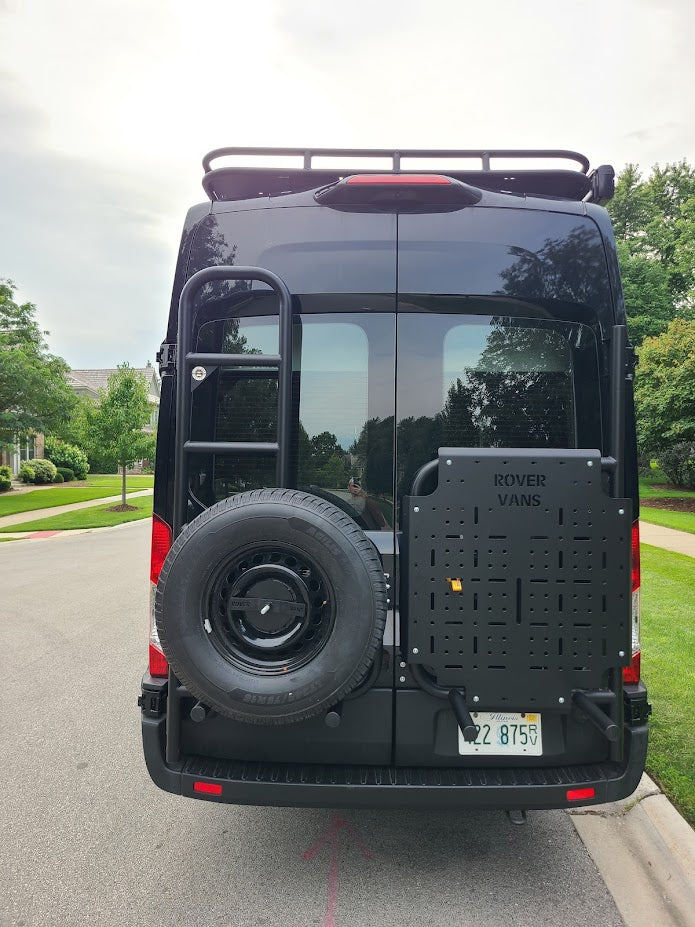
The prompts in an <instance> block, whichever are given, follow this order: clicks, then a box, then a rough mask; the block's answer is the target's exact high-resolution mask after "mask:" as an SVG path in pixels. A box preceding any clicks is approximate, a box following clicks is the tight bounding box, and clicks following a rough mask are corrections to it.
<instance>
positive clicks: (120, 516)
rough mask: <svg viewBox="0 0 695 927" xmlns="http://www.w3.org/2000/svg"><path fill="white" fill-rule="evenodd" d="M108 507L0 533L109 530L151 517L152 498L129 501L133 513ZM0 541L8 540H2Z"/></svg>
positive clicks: (32, 522)
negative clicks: (87, 529) (133, 507)
mask: <svg viewBox="0 0 695 927" xmlns="http://www.w3.org/2000/svg"><path fill="white" fill-rule="evenodd" d="M113 504H114V503H112V502H110V503H109V504H108V505H93V506H90V507H89V508H87V509H77V510H76V511H74V512H64V513H63V514H62V515H50V516H48V517H46V518H36V519H34V521H26V522H22V523H21V524H18V525H11V526H9V527H5V528H0V532H2V531H4V532H6V533H11V532H14V531H69V530H71V529H74V528H110V527H112V526H113V525H120V524H122V523H123V522H126V521H137V520H138V519H139V518H149V517H150V516H151V515H152V496H139V497H138V498H137V499H130V500H129V501H128V505H134V506H136V510H135V511H134V512H109V511H108V509H109V507H110V506H111V505H113ZM0 540H8V539H7V538H2V539H0Z"/></svg>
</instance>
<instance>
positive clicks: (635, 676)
mask: <svg viewBox="0 0 695 927" xmlns="http://www.w3.org/2000/svg"><path fill="white" fill-rule="evenodd" d="M640 651H641V644H640V560H639V522H638V521H635V522H633V523H632V662H631V663H630V665H629V666H626V667H624V668H623V682H628V683H637V682H639V681H640V656H641V653H640Z"/></svg>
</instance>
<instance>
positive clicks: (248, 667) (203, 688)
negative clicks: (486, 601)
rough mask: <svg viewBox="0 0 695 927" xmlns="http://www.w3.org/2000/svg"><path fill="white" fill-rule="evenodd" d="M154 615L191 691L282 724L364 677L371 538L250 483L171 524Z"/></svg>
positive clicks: (374, 611)
mask: <svg viewBox="0 0 695 927" xmlns="http://www.w3.org/2000/svg"><path fill="white" fill-rule="evenodd" d="M155 616H156V621H157V628H158V631H159V636H160V641H161V644H162V648H163V650H164V653H165V655H166V657H167V659H168V661H169V664H170V666H171V668H172V670H173V671H174V673H175V674H176V676H177V677H178V678H179V679H180V680H181V682H182V683H184V684H185V686H186V687H187V689H188V690H189V691H190V692H191V693H192V694H193V695H194V696H195V697H196V698H198V699H200V701H202V702H204V703H205V704H206V705H208V706H209V707H210V708H213V709H214V710H216V711H218V712H219V713H220V714H223V715H225V716H227V717H231V718H234V719H236V720H238V721H245V722H250V723H257V724H258V723H260V724H286V723H289V722H293V721H300V720H303V719H304V718H309V717H311V716H313V715H316V714H319V713H320V712H322V711H326V710H327V709H328V708H330V707H331V705H334V704H335V703H336V702H338V701H340V700H341V699H342V698H344V697H345V696H346V695H347V694H348V693H349V692H351V691H352V690H354V689H355V688H356V687H357V686H359V684H360V683H361V682H362V681H363V679H364V677H365V676H366V675H367V673H368V671H369V669H370V667H371V666H372V665H373V662H374V657H375V655H376V653H377V650H378V648H379V647H380V646H381V642H382V638H383V632H384V626H385V623H386V585H385V580H384V574H383V569H382V566H381V561H380V559H379V555H378V553H377V551H376V549H375V548H374V545H373V544H372V542H371V541H370V540H369V539H368V538H367V536H366V535H365V534H364V532H363V531H362V529H361V528H359V526H358V525H356V524H355V522H354V521H353V520H352V519H351V518H350V517H349V516H348V515H346V514H345V513H343V512H341V511H340V509H338V508H336V506H334V505H332V504H331V503H330V502H328V501H326V500H324V499H320V498H318V497H316V496H312V495H309V494H308V493H303V492H298V491H295V490H287V489H264V490H254V491H253V492H247V493H241V494H240V495H238V496H233V497H231V498H229V499H225V500H224V501H223V502H220V503H218V504H217V505H214V506H212V507H211V508H210V509H208V510H207V511H205V512H203V513H202V514H201V515H199V516H198V517H197V518H195V519H194V520H193V521H192V522H191V523H190V524H189V525H188V526H187V527H186V528H185V529H184V530H183V531H182V532H181V535H180V536H179V537H178V538H177V540H176V542H175V543H174V545H173V547H172V549H171V550H170V552H169V554H168V556H167V558H166V561H165V563H164V566H163V568H162V571H161V575H160V580H159V585H158V587H157V594H156V597H155Z"/></svg>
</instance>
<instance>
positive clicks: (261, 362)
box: [174, 265, 292, 538]
mask: <svg viewBox="0 0 695 927" xmlns="http://www.w3.org/2000/svg"><path fill="white" fill-rule="evenodd" d="M218 280H258V281H260V282H261V283H266V284H267V285H268V286H269V287H271V289H272V290H273V291H274V292H275V294H276V295H277V298H278V321H279V345H278V353H277V354H208V353H196V352H195V351H193V350H192V347H193V325H192V323H193V315H194V310H195V298H196V296H197V295H198V293H199V292H200V290H201V289H202V288H203V287H204V286H205V285H206V284H208V283H211V282H213V281H218ZM203 366H207V367H210V366H219V367H221V366H224V367H254V368H257V367H266V368H269V369H275V370H277V377H278V425H277V440H276V441H192V440H191V405H192V401H191V400H192V394H193V390H194V388H195V384H196V382H197V381H196V380H195V379H194V377H193V371H194V369H195V368H196V367H203ZM176 373H177V381H176V455H175V469H174V538H176V537H178V535H179V534H180V533H181V530H182V528H183V527H184V525H185V524H186V522H187V521H188V519H187V511H188V498H189V460H190V458H191V455H192V454H223V455H227V456H230V457H231V456H242V455H250V454H254V455H260V456H274V457H275V461H276V470H275V479H276V485H277V486H278V487H287V486H289V484H290V436H291V428H292V297H291V295H290V291H289V290H288V288H287V285H286V284H285V282H284V281H283V280H282V279H281V278H280V277H278V276H277V275H276V274H274V273H272V271H269V270H266V269H265V268H262V267H232V266H229V265H222V266H219V267H206V268H204V269H203V270H199V271H198V272H197V273H195V274H193V276H192V277H191V278H190V279H189V280H188V281H187V282H186V285H185V286H184V288H183V289H182V291H181V298H180V299H179V317H178V342H177V346H176Z"/></svg>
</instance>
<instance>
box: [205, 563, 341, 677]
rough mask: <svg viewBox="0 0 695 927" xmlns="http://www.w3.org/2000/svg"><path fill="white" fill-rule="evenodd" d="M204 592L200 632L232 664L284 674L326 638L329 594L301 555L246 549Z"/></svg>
mask: <svg viewBox="0 0 695 927" xmlns="http://www.w3.org/2000/svg"><path fill="white" fill-rule="evenodd" d="M208 588H209V589H210V593H209V598H208V603H209V604H208V619H209V621H208V624H206V630H207V631H208V634H209V635H210V638H211V640H212V642H213V643H214V644H215V646H216V647H217V648H218V650H220V651H221V652H222V653H223V654H224V656H225V657H226V658H227V659H231V661H232V662H233V663H235V664H237V665H241V666H243V667H245V668H247V669H251V668H252V669H254V670H256V671H261V672H265V673H271V674H274V673H285V672H288V671H290V670H291V669H295V668H297V667H298V666H301V665H304V664H305V663H307V662H309V660H311V659H312V658H313V657H314V656H315V655H316V654H317V653H318V652H319V650H321V649H322V647H323V645H324V644H325V643H326V641H327V640H328V637H329V635H330V631H331V628H332V626H333V620H334V605H333V601H334V600H333V596H332V594H331V592H330V586H329V584H328V581H327V579H326V577H325V576H324V575H323V573H322V571H320V570H319V569H318V568H317V567H316V565H315V564H313V563H312V562H311V561H309V560H308V558H307V557H306V555H305V554H300V553H299V552H296V551H293V550H291V549H288V548H258V547H255V548H251V549H247V550H246V551H244V552H243V553H241V554H237V555H236V556H234V558H233V559H232V560H231V561H228V562H227V564H225V565H224V566H222V567H221V568H220V569H219V570H218V572H217V574H216V579H215V580H213V582H212V584H211V586H210V587H208Z"/></svg>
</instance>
